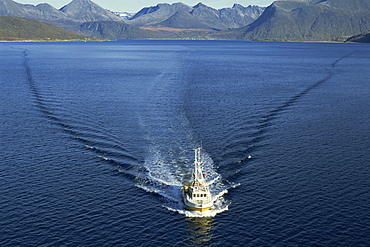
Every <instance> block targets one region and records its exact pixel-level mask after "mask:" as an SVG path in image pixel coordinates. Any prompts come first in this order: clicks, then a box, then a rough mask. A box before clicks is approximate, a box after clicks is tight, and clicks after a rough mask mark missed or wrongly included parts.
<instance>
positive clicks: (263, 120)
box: [224, 53, 353, 163]
mask: <svg viewBox="0 0 370 247" xmlns="http://www.w3.org/2000/svg"><path fill="white" fill-rule="evenodd" d="M351 55H353V53H349V54H347V55H344V56H342V57H340V58H338V59H337V60H335V61H333V62H332V63H331V64H328V68H327V75H326V76H325V77H324V78H323V79H321V80H319V81H317V82H315V83H313V84H311V85H309V86H307V87H306V88H305V89H304V90H302V91H301V92H299V93H297V94H295V95H293V96H291V97H290V98H288V99H287V100H286V101H285V102H283V103H282V104H281V105H279V106H277V107H276V108H275V109H273V110H270V111H268V112H267V113H266V114H264V115H262V116H261V117H260V119H259V120H258V121H257V123H256V125H255V126H256V131H254V132H253V133H251V134H250V135H249V137H250V138H251V139H249V140H248V141H246V143H245V144H246V145H245V144H244V145H242V147H240V146H239V147H237V149H236V150H233V151H231V152H228V153H226V154H224V155H227V156H235V157H237V156H238V161H237V162H236V163H244V162H247V160H248V158H247V157H248V154H249V153H250V152H252V151H254V150H255V149H257V148H260V147H261V146H262V145H263V144H261V141H262V140H263V139H264V138H265V134H266V132H268V127H269V126H271V125H273V120H274V119H276V118H277V117H278V115H279V114H281V113H282V112H284V111H285V110H286V109H288V108H289V107H291V106H292V105H294V104H295V103H297V102H298V101H299V100H300V99H301V98H303V97H304V96H305V95H307V94H309V93H311V92H312V91H313V90H314V89H316V88H318V87H320V86H321V85H323V84H324V83H326V82H328V81H329V80H330V79H332V78H333V76H334V75H335V74H334V71H333V69H335V68H336V67H337V66H338V63H340V62H341V61H343V60H344V59H346V58H348V57H350V56H351Z"/></svg>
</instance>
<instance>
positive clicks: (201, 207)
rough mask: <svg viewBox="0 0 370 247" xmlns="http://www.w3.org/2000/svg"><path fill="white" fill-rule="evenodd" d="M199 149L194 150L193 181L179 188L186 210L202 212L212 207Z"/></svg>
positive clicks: (184, 183)
mask: <svg viewBox="0 0 370 247" xmlns="http://www.w3.org/2000/svg"><path fill="white" fill-rule="evenodd" d="M201 149H202V148H197V149H195V159H194V171H193V180H192V181H190V182H183V186H182V188H181V192H182V198H183V201H184V204H185V207H186V208H187V209H188V210H192V211H199V212H204V211H207V210H209V209H211V207H212V206H213V200H212V195H211V192H210V191H209V188H208V185H207V183H206V179H205V177H206V174H205V173H203V172H202V168H201V165H202V164H203V158H202V156H201Z"/></svg>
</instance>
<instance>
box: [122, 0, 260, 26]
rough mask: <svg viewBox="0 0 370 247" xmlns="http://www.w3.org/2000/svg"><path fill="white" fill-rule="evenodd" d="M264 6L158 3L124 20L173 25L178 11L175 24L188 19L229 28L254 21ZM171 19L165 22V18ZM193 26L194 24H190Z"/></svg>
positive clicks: (181, 24)
mask: <svg viewBox="0 0 370 247" xmlns="http://www.w3.org/2000/svg"><path fill="white" fill-rule="evenodd" d="M264 9H265V8H263V7H258V6H248V7H244V6H242V5H240V4H234V6H233V7H232V8H223V9H214V8H212V7H209V6H207V5H205V4H202V3H198V4H197V5H195V6H193V7H190V6H188V5H185V4H183V3H174V4H158V5H156V6H153V7H148V8H143V9H142V10H140V11H139V12H138V13H137V14H135V15H134V16H133V17H131V18H129V19H128V20H127V21H126V22H127V23H129V24H131V25H134V26H139V27H140V26H155V25H157V24H158V23H161V26H165V25H167V24H169V26H168V27H172V26H173V22H174V20H173V19H174V17H173V16H174V15H175V14H176V13H177V12H179V13H180V14H181V15H180V16H181V18H182V19H183V21H184V22H183V23H180V19H179V18H177V17H176V18H177V19H178V20H176V22H177V24H176V25H177V26H186V25H187V24H186V23H185V22H186V21H187V20H188V19H192V22H194V21H197V22H199V23H205V25H207V26H209V27H210V28H211V29H220V30H227V29H230V28H237V27H244V26H246V25H248V24H250V23H252V22H253V21H255V20H256V19H257V18H258V17H259V16H260V15H261V14H262V12H263V11H264ZM185 12H187V13H189V14H190V15H191V16H192V17H191V18H190V16H189V15H187V17H188V18H184V17H185V15H184V13H185ZM169 18H171V19H172V20H170V21H168V22H165V21H166V20H167V19H169ZM192 26H194V25H192Z"/></svg>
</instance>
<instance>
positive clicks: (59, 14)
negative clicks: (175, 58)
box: [0, 0, 370, 41]
mask: <svg viewBox="0 0 370 247" xmlns="http://www.w3.org/2000/svg"><path fill="white" fill-rule="evenodd" d="M0 15H5V16H19V17H24V18H30V19H35V20H39V21H44V22H48V23H51V24H55V25H57V26H59V27H62V28H64V29H66V30H68V31H74V32H79V33H82V34H89V35H94V34H96V35H98V36H99V37H100V36H102V35H105V34H106V35H107V36H109V37H110V38H122V37H124V38H174V37H177V38H197V39H198V38H201V39H208V38H210V39H243V40H297V41H346V40H347V39H348V38H349V37H352V36H356V35H360V34H367V33H368V32H370V0H285V1H274V2H273V3H272V4H271V5H270V6H268V7H267V8H262V7H258V6H248V7H244V6H242V5H240V4H234V5H233V6H232V7H231V8H223V9H214V8H212V7H209V6H207V5H205V4H203V3H198V4H196V5H194V6H192V7H191V6H188V5H186V4H183V3H175V4H168V3H165V4H157V5H156V6H151V7H145V8H143V9H141V10H140V11H139V12H138V13H136V14H134V15H132V16H131V15H126V17H124V18H122V17H119V16H117V15H114V14H113V13H112V12H111V11H109V10H106V9H104V8H103V7H101V6H99V5H97V4H95V3H94V2H93V1H92V0H72V1H71V2H70V3H68V4H67V5H65V6H63V7H62V8H61V9H60V10H58V9H55V8H54V7H53V6H51V5H49V4H38V5H36V6H34V5H31V4H20V3H17V2H14V1H13V0H0ZM84 23H88V24H85V25H84ZM133 27H136V28H133ZM93 28H95V29H98V30H93ZM139 29H141V30H142V31H151V32H142V31H140V30H139ZM156 32H157V33H156Z"/></svg>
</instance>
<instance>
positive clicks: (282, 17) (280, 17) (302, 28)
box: [226, 0, 370, 41]
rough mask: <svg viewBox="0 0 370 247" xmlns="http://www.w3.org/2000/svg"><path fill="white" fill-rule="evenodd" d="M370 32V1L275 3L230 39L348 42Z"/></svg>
mask: <svg viewBox="0 0 370 247" xmlns="http://www.w3.org/2000/svg"><path fill="white" fill-rule="evenodd" d="M369 30H370V0H321V1H319V0H287V1H275V2H274V3H273V4H271V5H270V6H269V7H268V8H267V9H266V10H265V11H264V13H263V14H262V15H261V16H260V17H259V18H258V19H257V20H256V21H255V22H253V23H252V24H250V25H248V26H246V27H244V28H242V29H240V30H236V31H235V32H233V33H229V34H226V36H229V35H230V37H234V38H237V39H248V40H339V41H341V40H345V39H346V38H348V37H349V36H353V35H356V34H360V33H364V32H367V31H369Z"/></svg>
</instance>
